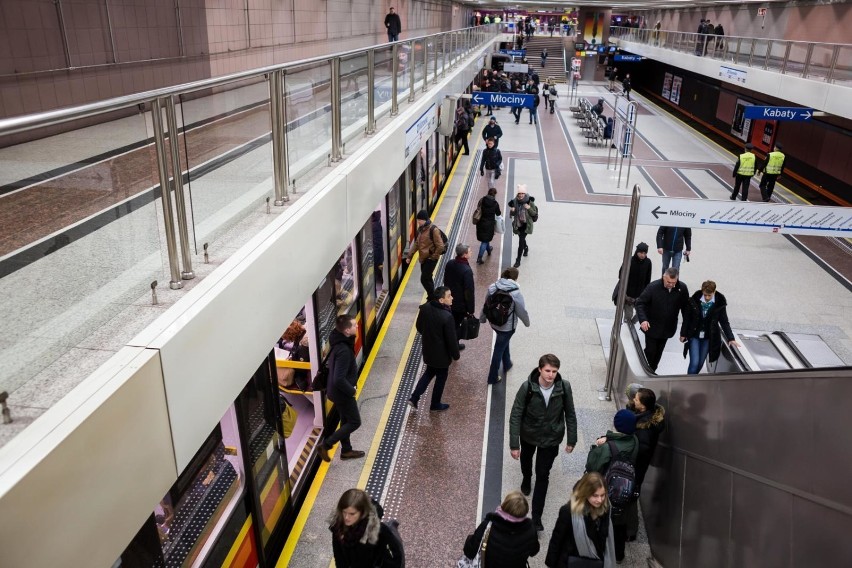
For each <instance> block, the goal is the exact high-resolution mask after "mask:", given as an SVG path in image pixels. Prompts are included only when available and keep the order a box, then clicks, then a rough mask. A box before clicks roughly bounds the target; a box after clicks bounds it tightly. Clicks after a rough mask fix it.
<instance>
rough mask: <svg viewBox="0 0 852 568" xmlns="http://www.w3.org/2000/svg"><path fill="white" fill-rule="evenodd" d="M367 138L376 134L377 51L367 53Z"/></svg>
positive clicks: (372, 50) (371, 50)
mask: <svg viewBox="0 0 852 568" xmlns="http://www.w3.org/2000/svg"><path fill="white" fill-rule="evenodd" d="M364 132H365V133H366V134H367V136H370V135H371V134H375V132H376V50H375V49H370V50H368V51H367V128H366V130H365V131H364Z"/></svg>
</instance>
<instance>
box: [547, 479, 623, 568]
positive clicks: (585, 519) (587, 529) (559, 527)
mask: <svg viewBox="0 0 852 568" xmlns="http://www.w3.org/2000/svg"><path fill="white" fill-rule="evenodd" d="M609 512H610V506H609V499H607V495H606V485H605V484H604V479H603V477H602V476H601V474H599V473H595V472H592V473H587V474H585V475H584V476H583V477H581V478H580V481H578V482H577V484H576V485H574V491H573V493H572V494H571V500H570V501H568V503H567V504H566V505H563V506H562V508H560V509H559V518H558V519H557V521H556V526H555V527H554V528H553V534H552V535H551V537H550V544H549V545H548V547H547V558H546V559H545V561H544V563H545V565H546V566H548V567H549V568H563V567H567V566H571V567H572V568H573V567H577V568H592V567H600V568H612V567H614V566H615V537H614V535H613V532H612V522H611V521H610V516H609Z"/></svg>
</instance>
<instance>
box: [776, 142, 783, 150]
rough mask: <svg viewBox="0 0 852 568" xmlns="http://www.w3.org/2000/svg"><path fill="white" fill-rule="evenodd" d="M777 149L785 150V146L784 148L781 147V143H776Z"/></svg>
mask: <svg viewBox="0 0 852 568" xmlns="http://www.w3.org/2000/svg"><path fill="white" fill-rule="evenodd" d="M775 147H776V148H778V149H779V150H783V149H784V146H782V145H781V142H776V143H775Z"/></svg>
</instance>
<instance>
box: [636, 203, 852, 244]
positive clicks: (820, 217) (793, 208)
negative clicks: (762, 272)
mask: <svg viewBox="0 0 852 568" xmlns="http://www.w3.org/2000/svg"><path fill="white" fill-rule="evenodd" d="M636 222H637V223H639V224H640V225H657V226H660V225H662V226H669V227H696V228H700V229H722V230H728V231H751V232H757V233H782V234H787V235H813V236H821V237H852V208H849V207H821V206H817V205H784V204H780V203H749V202H746V203H743V202H740V201H736V202H734V201H729V200H725V201H711V200H709V199H677V198H671V197H655V196H650V197H642V198H640V200H639V215H638V218H637V221H636Z"/></svg>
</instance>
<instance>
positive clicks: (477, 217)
mask: <svg viewBox="0 0 852 568" xmlns="http://www.w3.org/2000/svg"><path fill="white" fill-rule="evenodd" d="M481 219H482V199H480V200H479V203H477V204H476V211H474V212H473V217H471V221H473V224H474V225H476V224H477V223H479V221H480V220H481Z"/></svg>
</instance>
